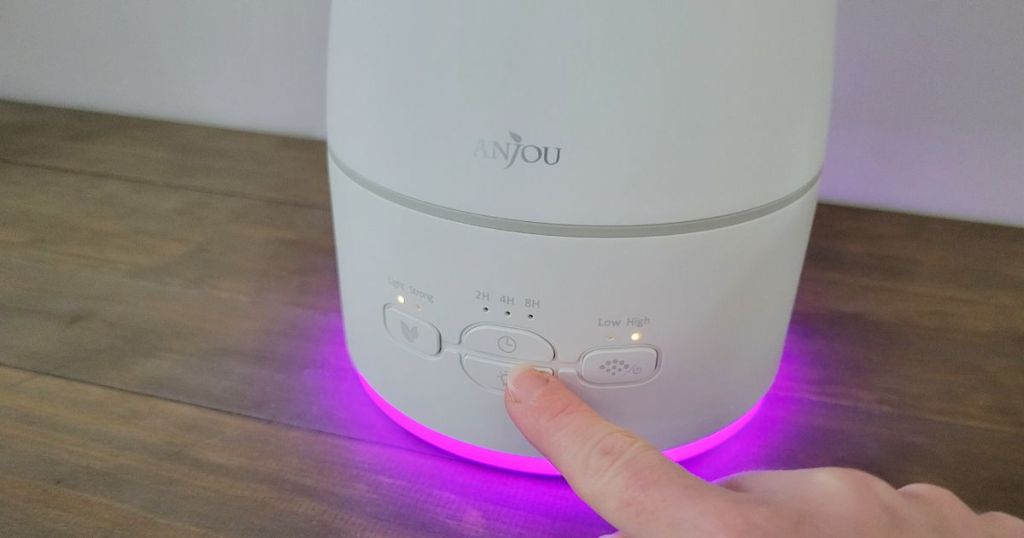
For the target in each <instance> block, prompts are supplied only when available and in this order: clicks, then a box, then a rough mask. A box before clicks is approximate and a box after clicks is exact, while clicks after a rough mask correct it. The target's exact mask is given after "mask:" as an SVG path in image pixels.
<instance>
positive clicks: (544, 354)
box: [462, 325, 555, 361]
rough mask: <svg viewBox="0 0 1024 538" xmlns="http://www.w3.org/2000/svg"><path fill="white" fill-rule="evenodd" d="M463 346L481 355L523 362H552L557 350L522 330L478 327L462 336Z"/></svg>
mask: <svg viewBox="0 0 1024 538" xmlns="http://www.w3.org/2000/svg"><path fill="white" fill-rule="evenodd" d="M462 345H464V346H466V347H468V348H470V349H472V350H474V351H479V352H481V353H490V354H491V355H498V356H500V357H507V358H509V359H516V360H521V361H550V360H554V358H555V348H553V347H551V344H549V343H548V341H547V340H545V339H544V338H542V337H540V336H538V335H536V334H533V333H531V332H529V331H524V330H522V329H513V328H511V327H500V326H497V325H477V326H476V327H473V328H471V329H469V330H468V331H466V333H465V334H463V335H462Z"/></svg>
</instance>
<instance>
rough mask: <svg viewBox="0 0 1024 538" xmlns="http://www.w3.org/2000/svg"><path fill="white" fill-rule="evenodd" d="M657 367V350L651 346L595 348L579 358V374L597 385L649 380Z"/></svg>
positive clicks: (625, 383) (624, 383) (626, 383)
mask: <svg viewBox="0 0 1024 538" xmlns="http://www.w3.org/2000/svg"><path fill="white" fill-rule="evenodd" d="M657 369H658V350H656V349H654V348H653V347H649V346H630V347H615V348H601V349H595V350H593V351H591V352H589V353H587V354H586V355H584V356H583V360H582V361H580V377H582V378H583V380H584V381H586V382H588V383H593V384H595V385H628V384H631V383H640V382H641V381H647V380H648V379H650V378H651V377H653V376H654V373H655V372H656V371H657Z"/></svg>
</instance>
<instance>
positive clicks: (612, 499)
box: [505, 367, 1024, 538]
mask: <svg viewBox="0 0 1024 538" xmlns="http://www.w3.org/2000/svg"><path fill="white" fill-rule="evenodd" d="M505 407H506V409H507V410H508V413H509V415H510V416H511V417H512V420H513V421H514V422H515V424H516V426H517V427H518V428H519V429H520V430H521V431H522V432H523V434H524V435H525V436H526V438H527V439H529V441H530V442H531V443H532V444H533V445H534V446H535V447H537V450H539V451H540V452H541V453H543V454H544V455H545V456H547V457H548V459H550V460H551V462H552V463H553V464H554V465H555V467H557V468H558V469H559V470H560V471H561V472H562V474H563V476H564V477H565V479H566V480H567V481H568V482H569V485H570V486H572V489H573V490H574V491H575V492H576V494H577V495H579V496H580V497H581V498H582V499H583V500H584V501H585V502H586V503H587V504H589V505H590V506H591V507H592V508H593V509H594V510H595V511H597V513H598V514H600V515H601V516H602V517H604V518H605V519H606V520H607V521H608V522H609V523H611V524H612V525H614V526H615V527H616V528H618V529H619V532H618V533H617V534H616V536H623V537H626V536H628V537H633V538H648V537H652V538H658V537H662V536H665V537H667V536H672V537H678V536H701V537H704V536H720V537H734V536H735V537H753V536H758V537H760V536H766V537H775V536H778V537H788V538H793V537H803V536H814V537H819V536H836V537H842V536H851V537H852V536H856V537H863V536H901V537H916V536H929V537H944V536H951V537H952V536H958V537H959V536H969V537H992V538H1003V537H1007V538H1010V537H1015V538H1024V521H1021V520H1020V519H1017V518H1015V517H1012V516H1009V515H1007V514H1003V513H998V512H990V513H987V514H981V515H978V514H976V513H974V511H972V510H971V509H970V508H969V507H968V506H967V505H966V504H964V503H963V502H962V501H961V500H960V499H959V498H957V497H956V495H954V494H953V493H951V492H950V491H948V490H946V489H943V488H940V487H938V486H932V485H928V484H911V485H909V486H904V487H902V488H899V489H894V488H893V487H892V486H890V485H889V484H887V483H886V482H884V481H883V480H881V479H879V478H877V477H875V476H872V475H870V474H867V473H865V472H862V471H856V470H853V469H839V468H822V469H801V470H795V471H758V472H751V473H744V474H740V475H736V476H732V477H729V478H725V479H723V480H720V481H718V482H717V483H715V484H709V483H707V482H704V481H703V480H701V479H699V478H697V477H696V476H693V475H692V474H690V473H688V472H687V471H686V470H684V469H683V468H682V467H680V466H679V465H677V464H675V463H673V462H672V461H670V460H668V459H667V458H665V457H664V456H663V455H662V454H661V453H660V452H659V451H658V450H657V449H656V448H655V447H654V446H652V445H651V444H649V443H647V442H646V441H644V440H643V439H640V438H639V437H637V436H636V435H635V434H633V433H631V432H629V431H626V430H624V429H622V428H620V427H618V426H615V425H614V424H612V423H610V422H608V421H606V420H605V419H603V418H601V417H600V416H599V415H598V414H597V413H596V412H595V411H594V410H593V409H591V408H590V407H589V406H587V405H586V404H585V403H584V402H583V401H582V400H580V399H579V398H578V397H577V396H576V395H575V394H574V393H573V392H572V391H571V390H569V389H568V388H567V387H566V386H565V385H563V384H562V383H561V382H560V381H559V380H558V379H556V378H554V377H552V376H550V375H547V374H543V373H540V372H537V371H535V370H533V369H531V368H528V367H519V368H517V369H515V370H514V371H513V372H512V373H511V375H510V376H509V385H508V388H507V389H506V391H505Z"/></svg>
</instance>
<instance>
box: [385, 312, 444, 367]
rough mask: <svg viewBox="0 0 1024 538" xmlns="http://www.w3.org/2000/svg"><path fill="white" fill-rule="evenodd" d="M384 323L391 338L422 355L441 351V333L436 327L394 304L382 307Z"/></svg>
mask: <svg viewBox="0 0 1024 538" xmlns="http://www.w3.org/2000/svg"><path fill="white" fill-rule="evenodd" d="M384 325H385V326H386V327H387V329H388V333H389V334H391V337H392V338H394V339H395V340H397V341H398V342H399V343H401V344H403V345H406V346H409V347H411V348H412V349H414V350H416V351H418V352H420V353H423V354H424V355H437V354H438V353H440V352H441V333H440V332H439V331H438V330H437V328H436V327H434V326H433V325H431V324H429V323H427V322H425V321H423V320H421V319H418V318H415V317H413V316H410V315H409V314H406V313H405V312H402V311H401V310H399V309H397V308H395V307H394V306H391V305H388V306H387V307H385V308H384Z"/></svg>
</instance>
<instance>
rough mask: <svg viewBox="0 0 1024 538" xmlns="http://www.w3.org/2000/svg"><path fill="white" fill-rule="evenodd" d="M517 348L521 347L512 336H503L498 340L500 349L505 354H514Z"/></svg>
mask: <svg viewBox="0 0 1024 538" xmlns="http://www.w3.org/2000/svg"><path fill="white" fill-rule="evenodd" d="M517 347H519V344H517V343H516V339H515V338H512V337H511V336H502V337H501V338H498V349H500V350H502V351H503V352H505V353H512V352H514V351H515V350H516V348H517Z"/></svg>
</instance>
